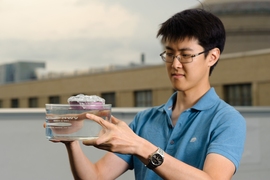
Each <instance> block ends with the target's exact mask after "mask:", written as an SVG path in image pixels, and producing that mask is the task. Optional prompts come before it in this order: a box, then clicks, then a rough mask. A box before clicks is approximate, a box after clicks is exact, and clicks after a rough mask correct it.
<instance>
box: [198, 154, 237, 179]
mask: <svg viewBox="0 0 270 180" xmlns="http://www.w3.org/2000/svg"><path fill="white" fill-rule="evenodd" d="M203 171H204V172H206V173H207V174H208V175H209V176H210V177H211V178H212V179H215V180H229V179H231V178H232V176H233V174H234V172H235V165H234V164H233V162H232V161H230V160H229V159H227V158H226V157H224V156H222V155H220V154H216V153H210V154H208V155H207V156H206V159H205V162H204V167H203Z"/></svg>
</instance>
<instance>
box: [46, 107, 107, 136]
mask: <svg viewBox="0 0 270 180" xmlns="http://www.w3.org/2000/svg"><path fill="white" fill-rule="evenodd" d="M87 113H90V114H95V115H97V116H100V117H102V118H103V119H104V120H106V121H109V122H110V121H111V119H110V117H111V104H102V103H100V104H98V103H96V104H86V105H83V106H82V105H80V104H76V103H75V104H46V128H45V129H46V137H47V139H49V140H57V141H74V140H86V139H95V138H98V137H99V135H100V133H101V132H102V127H101V126H100V125H99V124H98V123H96V122H95V121H93V120H90V119H88V118H86V114H87Z"/></svg>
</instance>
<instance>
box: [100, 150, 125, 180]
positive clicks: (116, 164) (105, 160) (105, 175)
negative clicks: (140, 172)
mask: <svg viewBox="0 0 270 180" xmlns="http://www.w3.org/2000/svg"><path fill="white" fill-rule="evenodd" d="M96 168H97V171H98V173H99V176H100V178H99V179H104V180H105V179H116V178H117V177H118V176H120V175H121V174H123V173H124V172H125V171H127V169H128V163H127V162H126V161H124V160H123V159H121V158H120V157H118V156H117V155H115V154H114V153H111V152H107V153H106V154H105V156H104V157H102V158H101V159H100V160H99V161H98V162H97V163H96Z"/></svg>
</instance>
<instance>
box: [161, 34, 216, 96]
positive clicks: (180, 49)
mask: <svg viewBox="0 0 270 180" xmlns="http://www.w3.org/2000/svg"><path fill="white" fill-rule="evenodd" d="M164 45H165V51H166V54H167V55H169V56H172V55H174V56H178V55H183V56H185V55H195V54H198V53H201V52H203V51H204V49H203V47H202V46H200V45H199V44H198V41H197V40H196V39H194V38H193V39H189V38H186V39H184V40H183V41H177V42H166V43H165V44H164ZM211 51H212V50H210V51H209V54H208V56H207V57H205V55H204V53H202V54H200V55H197V56H195V57H190V58H191V59H190V61H191V62H189V63H181V62H179V60H178V59H177V58H174V61H173V62H172V63H166V67H167V72H168V75H169V78H170V80H171V83H172V85H173V88H175V90H178V91H189V90H203V89H205V88H209V87H210V83H209V70H210V67H211V66H212V65H213V64H214V63H215V62H216V61H215V62H214V63H213V56H212V53H211ZM180 57H181V56H180Z"/></svg>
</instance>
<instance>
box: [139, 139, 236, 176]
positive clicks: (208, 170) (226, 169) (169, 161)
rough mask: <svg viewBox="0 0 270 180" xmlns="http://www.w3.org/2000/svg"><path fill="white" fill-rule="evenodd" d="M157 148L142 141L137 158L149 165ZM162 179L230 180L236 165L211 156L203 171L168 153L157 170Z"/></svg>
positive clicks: (216, 156)
mask: <svg viewBox="0 0 270 180" xmlns="http://www.w3.org/2000/svg"><path fill="white" fill-rule="evenodd" d="M156 150H157V147H156V146H155V145H153V144H152V143H150V142H148V141H146V140H145V141H142V142H141V145H140V148H138V151H136V156H137V157H138V158H139V159H140V160H141V161H142V162H143V163H144V164H145V165H147V164H148V163H149V156H150V154H152V153H153V152H154V151H156ZM153 171H155V172H156V173H157V174H158V175H159V176H160V177H162V179H179V180H189V179H191V180H211V179H215V180H229V179H231V177H232V175H233V172H234V165H233V164H232V163H231V162H230V161H229V160H228V159H226V158H225V157H222V156H220V155H216V154H211V155H210V156H207V160H206V161H205V166H204V169H203V170H200V169H198V168H195V167H193V166H190V165H188V164H186V163H184V162H182V161H180V160H178V159H176V158H174V157H172V156H170V155H169V154H167V153H164V162H163V163H162V165H161V166H159V167H157V168H155V169H154V170H153Z"/></svg>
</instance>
